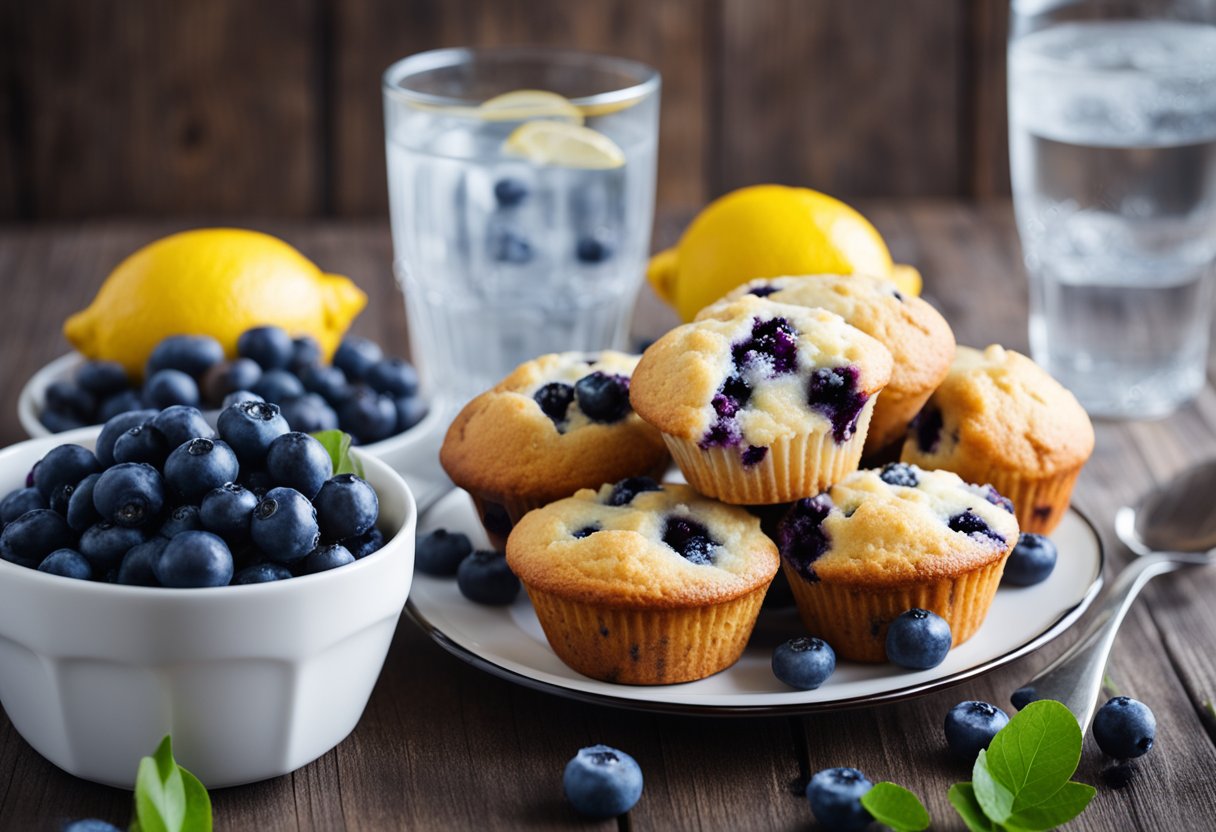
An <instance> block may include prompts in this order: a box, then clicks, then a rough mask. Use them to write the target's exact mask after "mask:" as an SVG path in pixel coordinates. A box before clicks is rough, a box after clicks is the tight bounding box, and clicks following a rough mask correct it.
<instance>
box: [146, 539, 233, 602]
mask: <svg viewBox="0 0 1216 832" xmlns="http://www.w3.org/2000/svg"><path fill="white" fill-rule="evenodd" d="M156 579H157V580H158V581H160V583H161V586H168V587H174V588H177V589H186V588H191V587H207V586H225V585H227V584H228V582H229V581H231V580H232V552H231V551H230V550H229V549H228V544H226V543H224V541H223V540H222V539H221V538H219V537H218V536H216V535H214V534H212V533H211V532H182V533H181V534H179V535H177V536H175V537H174V538H173V539H172V540H170V541H169V542H168V543H167V544H166V545H165V548H164V550H163V551H162V552H161V553H160V557H159V558H158V559H157V560H156Z"/></svg>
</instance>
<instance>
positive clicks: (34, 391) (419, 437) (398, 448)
mask: <svg viewBox="0 0 1216 832" xmlns="http://www.w3.org/2000/svg"><path fill="white" fill-rule="evenodd" d="M84 361H85V358H84V356H83V355H81V354H80V353H78V352H70V353H68V354H67V355H61V356H59V357H58V358H56V359H55V360H54V361H52V362H51V363H49V364H47V365H46V366H44V367H42V369H40V370H39V371H38V372H36V373H34V375H32V376H30V380H29V381H27V382H26V383H25V386H24V387H23V388H21V394H20V395H19V396H18V397H17V418H18V419H19V420H20V421H21V427H22V428H24V429H25V432H26V433H27V434H28V435H29V436H30V437H32V438H34V439H38V438H39V437H43V436H54V435H55V434H53V433H51V432H50V431H49V430H47V428H46V425H44V424H42V422H41V421H39V419H38V416H39V414H41V413H42V408H43V407H44V406H45V405H46V388H47V387H49V386H50V385H51V382H54V381H67V380H70V379H71V378H72V375H73V374H74V373H75V372H76V368H77V367H79V366H80V365H81V364H83V363H84ZM204 415H205V416H206V417H207V418H208V419H209V420H210V421H211V423H212V424H215V417H216V416H217V415H218V411H204ZM443 419H444V416H443V414H442V408H439V407H431V408H430V409H429V410H428V411H427V414H426V416H424V417H423V418H422V421H421V422H419V423H418V424H416V425H414V426H413V427H412V428H410V429H409V430H407V431H405V432H404V433H398V434H396V435H394V436H390V437H389V438H388V439H382V440H380V441H379V442H372V443H371V444H369V445H362V446H360V449H361V450H362V451H363V452H364V453H368V454H371V455H372V456H375V457H378V458H381V459H384V458H387V457H396V456H397V455H399V454H402V453H406V454H408V453H409V451H410V450H411V449H412V447H413V446H414V445H416V444H418V443H419V442H424V443H425V442H426V441H427V440H425V439H423V437H426V436H428V435H429V434H430V433H431V432H432V431H433V430H435V429H437V428H439V427H443V428H446V427H447V425H446V423H445V424H443V425H440V424H439V423H440V422H442V421H443ZM447 419H448V421H450V420H451V415H448V416H447Z"/></svg>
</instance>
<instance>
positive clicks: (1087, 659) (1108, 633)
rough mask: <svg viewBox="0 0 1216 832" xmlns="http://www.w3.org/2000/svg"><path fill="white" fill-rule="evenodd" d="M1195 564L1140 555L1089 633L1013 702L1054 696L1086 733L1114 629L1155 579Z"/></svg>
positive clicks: (1117, 581) (1119, 580) (1123, 574)
mask: <svg viewBox="0 0 1216 832" xmlns="http://www.w3.org/2000/svg"><path fill="white" fill-rule="evenodd" d="M1193 563H1194V561H1191V560H1188V559H1182V558H1178V557H1175V556H1174V555H1166V554H1158V555H1148V556H1146V557H1141V558H1137V559H1136V560H1135V561H1133V562H1132V563H1131V564H1129V565H1128V566H1127V567H1126V568H1125V569H1124V570H1123V571H1122V572H1120V573H1119V576H1118V577H1117V578H1116V579H1115V581H1114V583H1113V585H1112V586H1111V590H1110V592H1109V593H1108V594H1107V596H1106V599H1105V600H1104V601H1103V602H1102V606H1101V607H1099V608H1098V612H1097V614H1096V615H1095V616H1094V618H1093V621H1092V622H1091V623H1090V625H1089V628H1088V629H1087V630H1086V631H1085V635H1083V636H1082V637H1081V638H1080V639H1078V640H1077V642H1076V643H1075V644H1073V646H1072V647H1070V648H1068V649H1067V650H1065V651H1064V652H1063V653H1061V654H1060V656H1058V657H1057V658H1056V660H1055V661H1053V662H1052V663H1051V664H1049V665H1047V667H1045V668H1043V669H1042V670H1041V671H1039V673H1038V674H1037V675H1036V676H1035V677H1034V678H1033V679H1031V680H1030V681H1029V682H1027V683H1026V684H1025V685H1023V686H1022V687H1020V688H1018V690H1017V691H1015V692H1014V695H1013V700H1014V704H1015V705H1017V706H1018V707H1019V708H1021V707H1025V705H1026V704H1027V703H1028V702H1031V701H1034V700H1036V699H1055V700H1057V701H1058V702H1062V703H1064V705H1065V707H1067V708H1068V710H1070V711H1072V713H1073V716H1075V717H1076V718H1077V722H1079V723H1080V725H1081V731H1082V733H1084V732H1085V730H1086V729H1087V728H1088V727H1089V721H1090V719H1091V718H1092V717H1093V714H1094V707H1095V706H1096V705H1097V702H1098V695H1099V694H1100V693H1101V691H1102V678H1103V673H1104V671H1105V670H1106V660H1107V659H1108V658H1109V657H1110V651H1111V648H1112V647H1113V646H1114V643H1115V633H1117V632H1118V631H1119V625H1120V624H1122V623H1123V617H1124V616H1125V615H1127V611H1128V610H1129V609H1130V608H1131V605H1132V602H1133V601H1134V600H1136V596H1137V595H1139V594H1140V590H1141V589H1142V588H1143V587H1144V585H1145V584H1147V583H1148V582H1149V581H1150V580H1152V579H1153V578H1155V577H1157V576H1158V575H1164V574H1165V573H1167V572H1173V571H1175V570H1176V569H1182V568H1183V567H1185V566H1190V565H1192V564H1193Z"/></svg>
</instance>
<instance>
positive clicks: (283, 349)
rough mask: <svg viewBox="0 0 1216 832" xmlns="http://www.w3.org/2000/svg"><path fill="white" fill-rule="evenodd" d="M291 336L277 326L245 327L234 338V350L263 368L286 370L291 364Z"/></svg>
mask: <svg viewBox="0 0 1216 832" xmlns="http://www.w3.org/2000/svg"><path fill="white" fill-rule="evenodd" d="M292 351H293V347H292V343H291V336H290V335H288V334H287V333H286V332H284V331H283V329H281V328H280V327H277V326H258V327H254V328H253V329H247V330H245V331H244V332H242V333H241V335H240V337H239V338H237V339H236V352H237V355H239V356H241V358H250V359H253V360H254V361H256V362H257V363H258V366H260V367H261V368H262V369H263V370H286V369H287V368H288V367H290V366H291V356H292Z"/></svg>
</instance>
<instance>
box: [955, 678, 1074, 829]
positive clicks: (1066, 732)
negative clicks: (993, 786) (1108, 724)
mask: <svg viewBox="0 0 1216 832" xmlns="http://www.w3.org/2000/svg"><path fill="white" fill-rule="evenodd" d="M1080 759H1081V727H1080V726H1079V725H1078V724H1077V718H1076V717H1075V716H1073V715H1072V712H1071V711H1069V710H1068V708H1066V707H1064V706H1063V705H1062V704H1060V703H1059V702H1055V701H1053V700H1050V699H1044V700H1040V701H1038V702H1031V703H1030V704H1029V705H1027V706H1026V707H1025V708H1023V709H1022V710H1021V711H1019V712H1018V713H1017V714H1015V715H1014V717H1013V719H1011V720H1009V724H1008V725H1006V726H1005V727H1004V728H1002V729H1001V730H1000V731H999V732H998V733H997V735H996V736H995V737H994V738H993V740H992V744H991V745H989V746H988V750H987V752H986V753H981V755H980V757H979V758H978V759H977V760H976V769H977V770H978V769H979V768H980V760H984V768H985V769H986V770H987V773H988V774H990V775H991V779H992V781H993V782H994V783H997V784H1000V785H1001V786H1003V787H1004V788H1005V789H1007V790H1008V791H1009V792H1010V793H1012V795H1013V803H1012V805H1011V806H1010V807H1009V815H1013V814H1017V813H1019V812H1021V811H1022V810H1024V809H1028V808H1030V807H1033V806H1038V805H1039V804H1041V803H1044V802H1045V801H1047V800H1048V799H1049V798H1051V797H1052V796H1053V795H1055V793H1056V792H1058V791H1060V789H1061V788H1063V787H1064V784H1065V783H1067V782H1068V780H1069V778H1070V777H1072V774H1073V772H1074V771H1076V770H1077V763H1078V762H1079V761H1080ZM972 777H973V780H974V782H975V789H976V796H977V797H978V799H979V801H980V805H981V806H984V808H985V810H987V809H988V808H989V807H988V805H987V804H986V803H985V789H986V788H987V785H986V784H985V785H981V783H980V782H979V780H978V779H975V774H974V772H973V775H972ZM988 796H989V797H993V798H994V800H996V799H998V798H999V795H996V794H995V793H994V792H988ZM993 805H997V806H999V805H1001V802H995V803H994V804H993ZM988 816H989V817H992V818H993V819H994V820H996V821H997V822H998V823H1004V822H1005V820H1006V819H1007V817H1008V815H1006V816H999V815H994V814H993V813H992V812H991V811H989V812H988Z"/></svg>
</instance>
